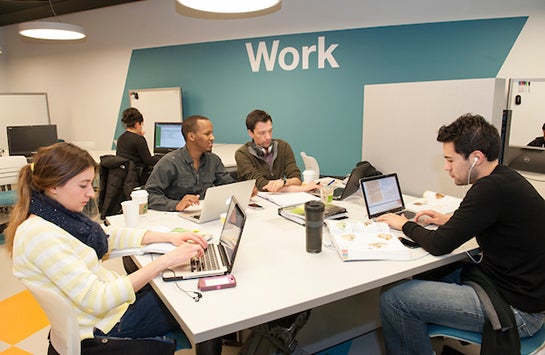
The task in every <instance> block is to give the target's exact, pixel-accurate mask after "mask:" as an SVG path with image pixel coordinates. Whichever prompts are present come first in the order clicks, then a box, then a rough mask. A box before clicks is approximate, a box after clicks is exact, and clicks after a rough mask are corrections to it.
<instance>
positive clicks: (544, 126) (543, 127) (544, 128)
mask: <svg viewBox="0 0 545 355" xmlns="http://www.w3.org/2000/svg"><path fill="white" fill-rule="evenodd" d="M541 129H542V130H544V131H545V123H544V124H543V126H541Z"/></svg>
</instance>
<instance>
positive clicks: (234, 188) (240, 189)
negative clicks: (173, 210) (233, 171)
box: [178, 179, 255, 223]
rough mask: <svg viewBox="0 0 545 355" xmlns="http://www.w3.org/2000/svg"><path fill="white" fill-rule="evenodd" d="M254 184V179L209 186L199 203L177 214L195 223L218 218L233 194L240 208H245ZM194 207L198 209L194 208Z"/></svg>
mask: <svg viewBox="0 0 545 355" xmlns="http://www.w3.org/2000/svg"><path fill="white" fill-rule="evenodd" d="M254 186H255V179H253V180H246V181H241V182H235V183H232V184H227V185H220V186H212V187H209V188H208V189H207V190H206V195H205V197H204V200H201V201H200V203H199V205H197V206H191V207H189V208H187V209H186V210H185V211H182V212H180V213H179V214H178V215H179V216H180V217H182V218H185V219H188V220H190V221H192V222H195V223H205V222H209V221H212V220H214V219H219V218H220V215H221V214H222V213H224V212H225V211H227V206H228V205H229V201H230V199H231V196H235V197H236V198H237V201H239V203H240V206H241V207H242V209H243V210H246V208H248V203H249V202H250V197H251V196H252V190H253V188H254ZM195 207H197V208H198V209H197V210H195V209H194V208H195Z"/></svg>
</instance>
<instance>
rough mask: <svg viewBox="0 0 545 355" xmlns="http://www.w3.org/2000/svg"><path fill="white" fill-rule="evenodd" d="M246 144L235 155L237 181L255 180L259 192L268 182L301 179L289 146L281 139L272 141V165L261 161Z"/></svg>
mask: <svg viewBox="0 0 545 355" xmlns="http://www.w3.org/2000/svg"><path fill="white" fill-rule="evenodd" d="M251 143H252V142H247V143H246V144H244V145H243V146H242V147H240V148H239V149H238V150H237V151H236V153H235V160H236V162H237V174H238V179H239V180H250V179H256V186H257V188H258V189H259V190H260V191H261V190H262V189H263V186H265V185H267V183H268V182H269V181H270V180H278V179H282V178H285V179H289V178H293V177H297V178H299V179H300V178H301V170H299V167H298V166H297V163H296V162H295V156H294V154H293V150H292V149H291V147H290V145H289V144H288V143H287V142H286V141H283V140H281V139H274V140H273V143H272V144H273V165H272V169H269V165H268V164H267V162H266V161H265V160H263V159H262V158H261V157H260V156H259V155H258V153H257V152H256V150H255V149H254V148H253V147H252V146H251Z"/></svg>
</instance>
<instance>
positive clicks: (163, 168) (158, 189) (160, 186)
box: [146, 147, 234, 211]
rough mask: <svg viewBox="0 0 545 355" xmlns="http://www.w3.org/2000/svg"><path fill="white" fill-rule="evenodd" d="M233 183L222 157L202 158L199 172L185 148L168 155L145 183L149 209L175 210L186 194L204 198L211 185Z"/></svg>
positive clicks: (207, 155) (207, 154) (209, 154)
mask: <svg viewBox="0 0 545 355" xmlns="http://www.w3.org/2000/svg"><path fill="white" fill-rule="evenodd" d="M232 182H234V179H233V178H232V177H231V175H230V174H229V172H228V171H227V169H225V166H224V165H223V163H222V162H221V159H220V157H218V156H217V155H216V154H214V153H204V154H203V155H202V156H201V160H200V165H199V171H197V170H195V167H194V166H193V158H191V155H189V151H188V150H187V149H186V148H185V147H184V148H180V149H177V150H175V151H173V152H170V153H168V154H167V155H165V156H164V157H163V158H162V159H161V160H159V162H158V163H157V164H156V165H155V167H154V168H153V171H152V173H151V175H150V177H149V179H148V181H147V183H146V190H147V191H148V193H149V198H148V204H149V208H150V209H154V210H158V211H175V210H176V205H177V204H178V202H180V200H181V199H182V198H183V197H184V196H185V195H187V194H191V195H200V198H201V199H203V198H204V195H205V193H206V190H207V189H208V188H209V187H211V186H217V185H224V184H229V183H232Z"/></svg>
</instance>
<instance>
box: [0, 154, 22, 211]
mask: <svg viewBox="0 0 545 355" xmlns="http://www.w3.org/2000/svg"><path fill="white" fill-rule="evenodd" d="M26 164H27V161H26V158H25V157H24V156H22V155H21V156H7V157H0V206H13V205H14V204H15V199H16V196H17V195H16V193H15V191H14V187H15V185H16V184H17V180H18V179H19V170H21V168H22V167H23V166H25V165H26Z"/></svg>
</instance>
